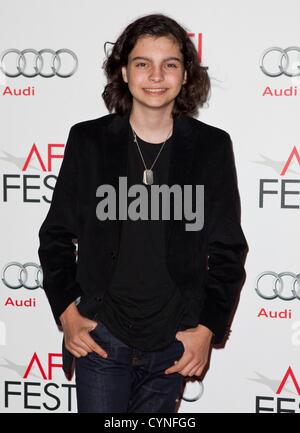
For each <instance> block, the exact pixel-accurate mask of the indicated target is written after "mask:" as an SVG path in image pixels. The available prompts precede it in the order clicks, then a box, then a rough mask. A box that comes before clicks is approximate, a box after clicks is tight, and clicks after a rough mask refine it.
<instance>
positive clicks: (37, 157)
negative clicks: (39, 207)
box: [1, 143, 65, 203]
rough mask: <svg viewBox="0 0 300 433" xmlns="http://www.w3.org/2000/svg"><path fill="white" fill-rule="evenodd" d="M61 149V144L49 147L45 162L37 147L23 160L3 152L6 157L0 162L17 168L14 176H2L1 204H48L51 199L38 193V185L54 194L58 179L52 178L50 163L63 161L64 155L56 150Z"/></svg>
mask: <svg viewBox="0 0 300 433" xmlns="http://www.w3.org/2000/svg"><path fill="white" fill-rule="evenodd" d="M64 146H65V145H64V144H62V143H48V144H47V148H46V158H44V159H43V157H42V155H41V152H40V149H39V147H38V146H37V145H36V143H33V145H32V146H31V148H30V149H29V152H28V154H27V155H26V156H25V157H19V156H15V155H13V154H12V153H10V152H6V151H2V152H3V153H4V155H5V156H4V157H2V158H1V159H2V160H4V161H7V162H9V163H11V164H13V165H14V166H15V167H16V168H17V173H16V172H10V173H3V174H2V189H1V191H2V194H3V196H2V201H3V202H8V201H13V202H15V201H16V197H17V198H18V200H19V201H23V202H24V203H40V202H41V201H45V202H47V203H51V199H50V198H47V196H46V195H45V194H44V193H43V192H41V185H43V186H45V187H46V188H47V189H49V190H50V191H52V192H53V190H54V188H55V182H56V179H57V176H55V175H54V174H52V171H53V165H54V164H53V162H54V161H56V160H61V159H63V157H64V154H63V153H62V152H58V150H60V149H62V148H64ZM36 161H37V163H38V166H37V164H36ZM28 171H29V172H30V173H32V172H33V174H29V173H28ZM36 172H38V174H36ZM42 173H45V176H42Z"/></svg>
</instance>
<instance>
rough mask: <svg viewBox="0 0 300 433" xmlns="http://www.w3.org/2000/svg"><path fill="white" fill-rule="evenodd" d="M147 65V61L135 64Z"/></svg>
mask: <svg viewBox="0 0 300 433" xmlns="http://www.w3.org/2000/svg"><path fill="white" fill-rule="evenodd" d="M140 65H146V63H145V62H141V63H137V64H136V65H135V66H140Z"/></svg>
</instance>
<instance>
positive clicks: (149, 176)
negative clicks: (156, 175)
mask: <svg viewBox="0 0 300 433" xmlns="http://www.w3.org/2000/svg"><path fill="white" fill-rule="evenodd" d="M143 182H144V184H146V185H152V184H153V171H152V170H144V176H143Z"/></svg>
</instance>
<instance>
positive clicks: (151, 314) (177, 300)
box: [98, 132, 184, 351]
mask: <svg viewBox="0 0 300 433" xmlns="http://www.w3.org/2000/svg"><path fill="white" fill-rule="evenodd" d="M137 140H138V143H139V146H140V150H141V153H142V155H143V157H144V161H145V164H146V167H147V168H148V169H149V168H150V167H151V166H152V164H153V162H154V160H155V158H156V156H157V154H158V152H159V150H160V149H161V146H162V145H163V143H148V142H145V141H144V140H142V139H141V138H139V137H137ZM128 144H129V146H128V177H127V187H128V188H129V187H130V186H131V185H133V184H142V185H144V184H143V172H144V165H143V162H142V159H141V156H140V154H139V151H138V148H137V145H136V143H135V142H134V140H133V134H132V132H131V134H130V137H129V143H128ZM171 146H172V136H171V137H169V139H168V140H167V141H166V143H165V145H164V147H163V149H162V151H161V153H160V155H159V157H158V159H157V161H156V163H155V164H154V167H153V172H154V182H153V183H154V184H158V185H161V184H164V183H166V181H167V177H168V172H169V162H170V149H171ZM146 188H147V190H148V204H149V206H148V210H149V214H148V218H149V219H148V220H141V219H139V220H136V221H133V220H131V219H129V218H128V217H127V219H126V220H124V221H123V222H122V233H121V243H120V250H119V255H118V261H117V263H116V268H115V272H114V275H113V279H112V281H111V284H110V287H108V288H107V290H106V292H105V295H104V297H103V299H102V302H101V304H100V306H99V312H98V317H99V320H100V321H101V322H103V323H104V325H105V326H106V327H107V328H108V329H109V330H110V331H111V332H112V333H113V334H114V335H115V336H116V337H117V338H119V339H120V340H121V341H123V342H125V343H126V344H127V345H129V346H131V347H135V348H138V349H141V350H145V351H155V350H161V349H163V348H165V347H167V345H169V344H171V343H172V342H173V341H174V339H175V334H176V331H177V330H178V329H180V320H181V318H182V317H183V313H184V311H183V302H182V296H181V293H180V290H179V289H178V287H177V286H176V285H175V284H174V281H173V280H172V278H171V277H170V275H169V272H168V270H167V268H166V264H165V263H166V262H165V238H164V225H165V220H162V218H161V213H160V215H159V219H158V220H151V213H150V209H151V207H150V203H151V194H150V188H151V185H147V186H146ZM135 198H136V197H134V198H128V205H129V203H130V201H131V200H134V199H135ZM160 208H161V207H160ZM181 329H182V328H181Z"/></svg>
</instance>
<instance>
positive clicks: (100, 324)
mask: <svg viewBox="0 0 300 433" xmlns="http://www.w3.org/2000/svg"><path fill="white" fill-rule="evenodd" d="M101 326H102V323H101V322H100V321H99V320H98V321H97V325H96V326H95V328H94V329H92V330H91V331H89V334H92V333H94V332H97V331H98V330H99V328H100V327H101Z"/></svg>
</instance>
